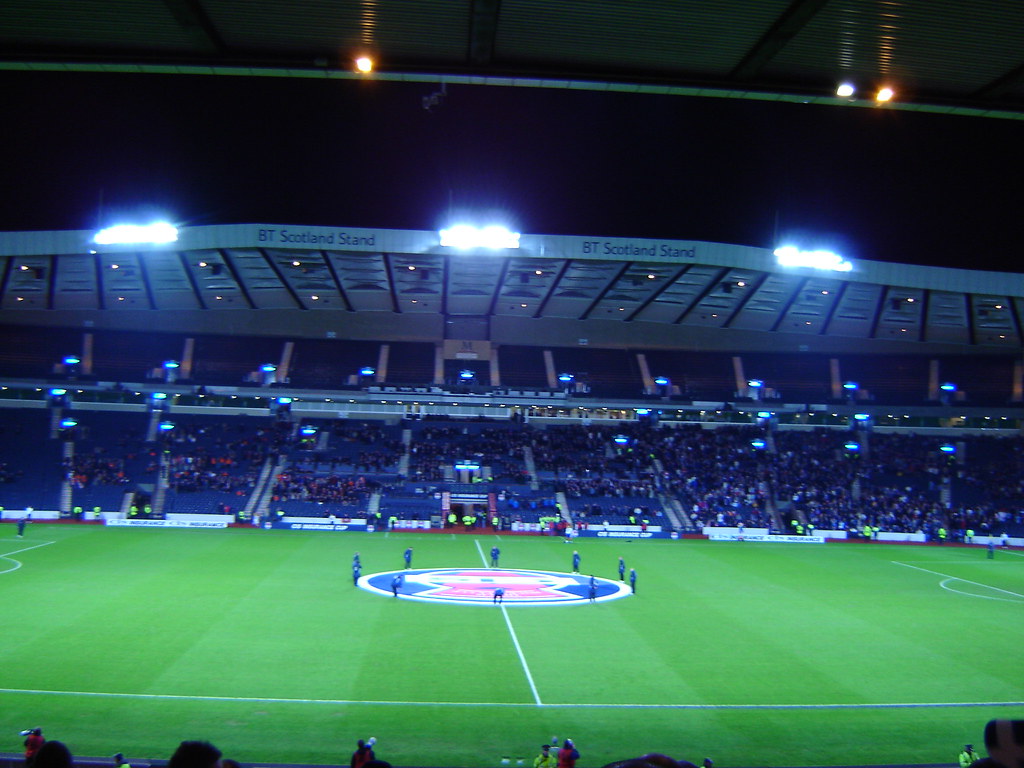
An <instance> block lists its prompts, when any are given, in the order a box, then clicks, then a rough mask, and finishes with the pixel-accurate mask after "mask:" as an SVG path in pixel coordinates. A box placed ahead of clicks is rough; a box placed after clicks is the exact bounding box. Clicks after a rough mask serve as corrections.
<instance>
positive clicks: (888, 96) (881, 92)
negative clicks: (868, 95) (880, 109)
mask: <svg viewBox="0 0 1024 768" xmlns="http://www.w3.org/2000/svg"><path fill="white" fill-rule="evenodd" d="M895 95H896V94H895V93H894V92H893V90H892V88H879V89H878V93H876V94H875V101H879V102H885V101H892V97H893V96H895Z"/></svg>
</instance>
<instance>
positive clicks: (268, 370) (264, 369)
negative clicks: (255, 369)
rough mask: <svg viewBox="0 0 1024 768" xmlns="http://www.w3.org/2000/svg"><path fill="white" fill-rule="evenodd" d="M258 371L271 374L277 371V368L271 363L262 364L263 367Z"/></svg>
mask: <svg viewBox="0 0 1024 768" xmlns="http://www.w3.org/2000/svg"><path fill="white" fill-rule="evenodd" d="M260 370H261V371H262V372H263V373H273V372H274V371H276V370H277V366H276V365H274V364H273V363H264V364H263V365H261V366H260Z"/></svg>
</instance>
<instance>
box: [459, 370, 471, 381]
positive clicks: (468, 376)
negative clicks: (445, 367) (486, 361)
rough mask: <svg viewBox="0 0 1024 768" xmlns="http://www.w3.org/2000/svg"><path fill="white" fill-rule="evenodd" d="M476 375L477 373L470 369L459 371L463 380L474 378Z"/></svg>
mask: <svg viewBox="0 0 1024 768" xmlns="http://www.w3.org/2000/svg"><path fill="white" fill-rule="evenodd" d="M474 375H475V374H474V373H473V372H472V371H471V370H469V369H466V370H464V371H459V378H460V379H462V380H463V381H468V380H469V379H472V378H473V377H474Z"/></svg>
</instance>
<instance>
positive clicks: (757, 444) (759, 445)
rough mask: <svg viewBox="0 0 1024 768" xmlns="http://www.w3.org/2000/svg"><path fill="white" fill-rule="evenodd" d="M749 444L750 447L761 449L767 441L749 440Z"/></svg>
mask: <svg viewBox="0 0 1024 768" xmlns="http://www.w3.org/2000/svg"><path fill="white" fill-rule="evenodd" d="M750 445H751V447H752V448H755V449H756V450H758V451H760V450H761V449H763V448H764V447H765V446H766V445H767V443H766V442H765V441H764V440H761V439H757V440H751V441H750Z"/></svg>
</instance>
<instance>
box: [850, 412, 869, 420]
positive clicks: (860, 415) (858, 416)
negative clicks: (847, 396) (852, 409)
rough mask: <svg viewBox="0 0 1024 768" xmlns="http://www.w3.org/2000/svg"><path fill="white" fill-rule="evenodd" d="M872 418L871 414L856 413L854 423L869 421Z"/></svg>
mask: <svg viewBox="0 0 1024 768" xmlns="http://www.w3.org/2000/svg"><path fill="white" fill-rule="evenodd" d="M870 418H871V414H870V413H855V414H853V420H854V421H867V420H868V419H870Z"/></svg>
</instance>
